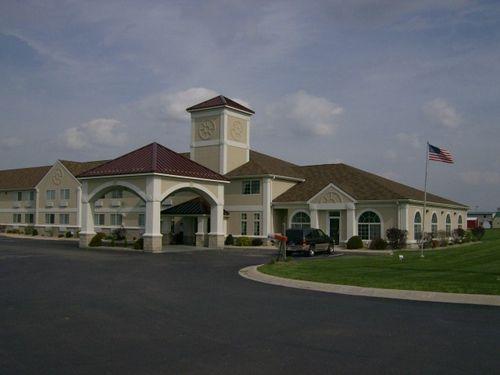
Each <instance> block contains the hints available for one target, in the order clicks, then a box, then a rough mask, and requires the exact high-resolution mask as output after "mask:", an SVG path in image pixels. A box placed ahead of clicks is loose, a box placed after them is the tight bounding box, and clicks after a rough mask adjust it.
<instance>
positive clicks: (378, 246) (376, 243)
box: [370, 238, 387, 250]
mask: <svg viewBox="0 0 500 375" xmlns="http://www.w3.org/2000/svg"><path fill="white" fill-rule="evenodd" d="M370 249H371V250H385V249H387V241H386V240H384V239H383V238H374V239H373V240H371V242H370Z"/></svg>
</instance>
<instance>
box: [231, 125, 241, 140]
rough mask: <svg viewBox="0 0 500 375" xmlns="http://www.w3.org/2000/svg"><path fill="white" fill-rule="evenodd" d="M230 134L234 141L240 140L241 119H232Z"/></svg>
mask: <svg viewBox="0 0 500 375" xmlns="http://www.w3.org/2000/svg"><path fill="white" fill-rule="evenodd" d="M231 136H232V137H233V139H234V140H235V141H241V140H242V138H243V124H242V123H241V121H234V122H233V126H232V127H231Z"/></svg>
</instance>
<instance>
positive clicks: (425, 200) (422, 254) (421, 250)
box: [420, 141, 429, 258]
mask: <svg viewBox="0 0 500 375" xmlns="http://www.w3.org/2000/svg"><path fill="white" fill-rule="evenodd" d="M426 148H427V150H426V152H425V182H424V214H423V219H422V226H423V228H422V239H421V241H422V244H421V246H420V257H421V258H423V257H424V244H425V217H426V216H427V215H426V214H427V170H428V169H429V142H428V141H427V146H426Z"/></svg>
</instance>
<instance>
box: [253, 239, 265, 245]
mask: <svg viewBox="0 0 500 375" xmlns="http://www.w3.org/2000/svg"><path fill="white" fill-rule="evenodd" d="M263 244H264V241H262V238H253V239H252V246H262V245H263Z"/></svg>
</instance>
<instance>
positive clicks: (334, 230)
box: [329, 211, 340, 245]
mask: <svg viewBox="0 0 500 375" xmlns="http://www.w3.org/2000/svg"><path fill="white" fill-rule="evenodd" d="M329 234H330V237H331V238H332V239H333V240H334V241H335V245H338V244H339V240H340V212H339V211H332V212H330V233H329Z"/></svg>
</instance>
